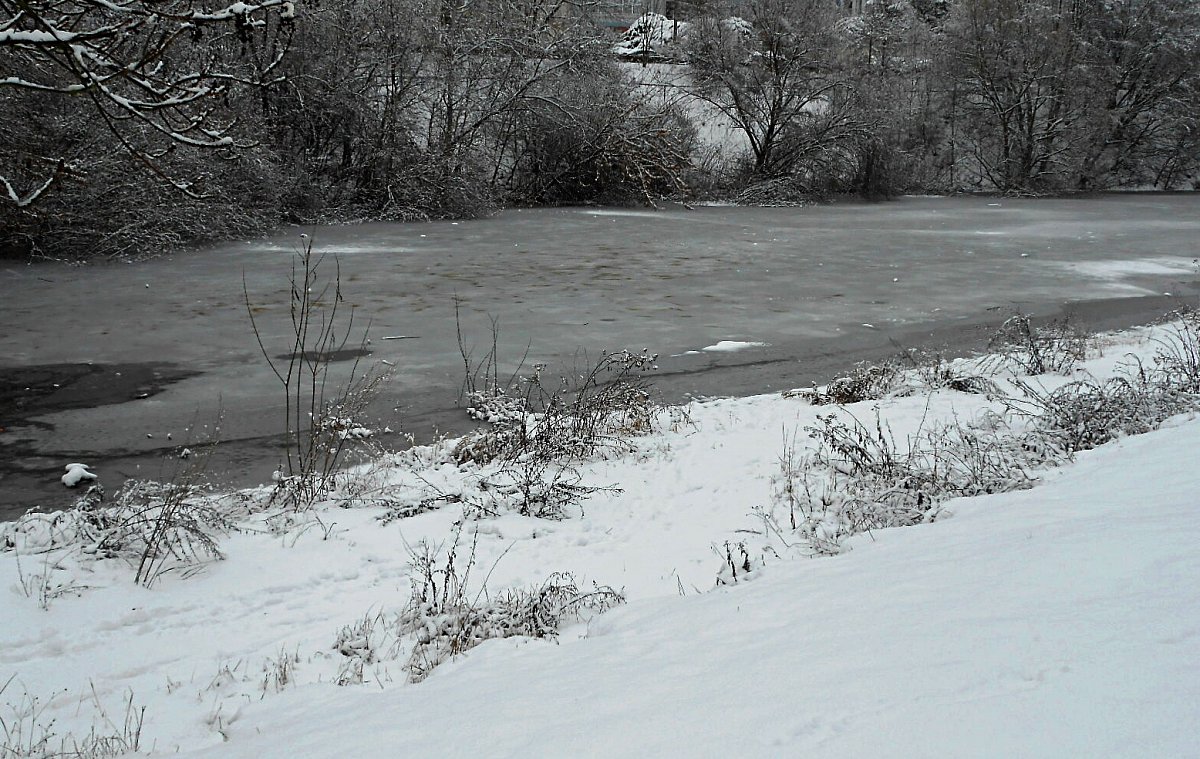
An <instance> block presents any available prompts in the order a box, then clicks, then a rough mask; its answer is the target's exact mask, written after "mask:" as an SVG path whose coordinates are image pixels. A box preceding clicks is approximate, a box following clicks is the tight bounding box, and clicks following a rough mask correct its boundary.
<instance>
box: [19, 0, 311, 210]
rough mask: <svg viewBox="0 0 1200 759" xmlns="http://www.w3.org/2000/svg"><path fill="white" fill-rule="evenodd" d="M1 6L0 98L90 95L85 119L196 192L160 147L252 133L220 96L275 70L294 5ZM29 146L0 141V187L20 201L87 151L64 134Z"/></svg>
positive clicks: (211, 145)
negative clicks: (55, 148)
mask: <svg viewBox="0 0 1200 759" xmlns="http://www.w3.org/2000/svg"><path fill="white" fill-rule="evenodd" d="M0 14H2V15H0V51H2V54H3V59H2V62H0V108H3V109H4V110H5V111H6V112H7V113H8V114H17V113H20V112H21V111H22V110H30V109H32V110H37V109H38V107H39V104H42V103H45V102H46V101H47V99H49V98H67V99H70V100H71V102H72V103H79V102H85V103H87V104H88V106H89V107H88V109H87V111H86V112H87V113H88V114H89V116H90V121H91V123H90V124H89V128H90V127H91V126H92V125H96V126H99V127H101V128H102V129H107V130H108V131H109V132H111V134H113V135H114V136H115V138H116V140H117V141H118V143H119V144H120V146H121V147H122V148H123V149H124V150H125V151H127V152H128V153H129V154H130V155H131V156H133V157H134V158H136V159H137V161H138V162H140V163H141V164H142V165H143V166H145V167H146V168H147V169H149V170H150V171H151V172H153V173H154V174H156V175H158V176H159V177H160V178H161V179H163V180H165V181H167V182H170V183H171V184H172V185H174V186H175V187H176V188H177V189H179V190H181V191H183V192H184V193H186V194H188V195H191V196H194V197H198V196H200V195H201V194H202V192H200V191H199V190H198V189H197V187H196V185H195V183H194V181H192V180H189V179H186V178H182V177H179V176H175V175H173V174H172V173H171V172H169V171H168V170H167V169H165V168H164V165H163V161H162V160H161V159H163V158H164V157H165V156H166V155H167V154H168V153H169V152H171V151H172V150H174V149H176V148H178V147H186V148H201V149H215V150H225V151H235V150H237V149H239V148H241V147H245V146H246V145H247V144H248V142H247V141H246V140H244V139H239V137H238V136H237V133H236V131H235V129H234V126H235V124H236V118H235V116H234V115H233V114H231V113H230V112H229V111H228V110H227V109H225V108H224V107H223V105H224V101H225V99H226V98H227V97H228V95H229V94H230V92H231V90H232V89H233V88H234V87H236V86H237V85H263V84H268V83H271V82H274V81H277V77H276V70H277V68H278V66H279V64H280V62H281V60H282V58H283V55H284V52H285V50H286V47H287V42H288V38H289V36H290V30H291V26H292V20H293V18H294V16H295V8H294V6H293V4H292V2H291V0H261V2H255V3H247V2H236V3H232V4H229V5H227V6H225V7H218V8H207V7H204V6H202V5H201V4H200V3H198V2H195V1H194V0H124V1H122V0H0ZM82 131H87V130H86V129H85V130H82ZM31 147H36V146H34V145H31V144H29V143H27V142H18V143H16V144H14V143H11V142H10V143H8V144H6V145H5V146H4V147H3V148H0V185H2V189H3V193H2V196H3V198H4V200H5V201H6V202H8V203H11V204H14V205H15V206H17V207H27V206H31V205H32V204H34V203H36V202H37V201H38V200H39V199H40V198H42V197H43V196H44V195H45V194H46V192H47V191H48V190H49V189H50V188H51V186H52V185H54V183H55V182H56V181H58V180H60V179H62V178H63V177H66V176H75V177H80V176H83V175H85V174H86V172H87V168H88V159H89V156H87V155H78V154H74V153H73V151H71V150H70V147H71V146H70V145H62V146H60V147H62V148H63V150H62V151H61V152H50V151H46V150H39V149H33V150H31V149H30V148H31ZM42 147H45V146H42Z"/></svg>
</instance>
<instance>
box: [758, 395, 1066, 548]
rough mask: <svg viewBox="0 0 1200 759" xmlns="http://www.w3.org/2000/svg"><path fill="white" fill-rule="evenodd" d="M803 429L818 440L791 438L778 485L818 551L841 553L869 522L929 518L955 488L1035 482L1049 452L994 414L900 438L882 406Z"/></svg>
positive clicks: (962, 492) (992, 489)
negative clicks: (803, 445) (808, 446)
mask: <svg viewBox="0 0 1200 759" xmlns="http://www.w3.org/2000/svg"><path fill="white" fill-rule="evenodd" d="M806 431H807V432H808V433H809V435H810V436H811V438H812V440H813V442H814V445H813V448H812V450H811V451H809V452H808V453H807V454H801V453H800V452H799V451H798V449H797V447H796V445H795V443H794V442H793V443H791V444H790V445H788V446H785V449H784V454H783V455H782V456H781V457H780V468H779V472H778V473H777V474H776V476H775V478H774V482H773V493H774V499H775V503H776V504H777V505H778V506H781V507H783V509H784V510H785V511H786V513H787V521H788V525H789V526H790V529H791V532H792V534H794V535H796V536H797V537H799V538H800V539H801V541H802V542H803V543H804V544H805V546H806V548H807V549H808V550H809V551H810V552H812V553H816V554H832V553H837V552H839V551H840V550H841V547H842V544H843V543H844V541H845V540H846V539H847V538H849V537H851V536H853V535H856V534H859V533H862V532H869V531H871V530H877V529H883V528H887V527H905V526H909V525H914V524H921V523H924V522H931V521H933V520H935V519H936V518H937V517H938V516H939V515H940V513H941V511H942V507H941V504H942V503H943V502H944V501H946V500H948V499H950V498H955V497H960V496H972V495H980V494H984V493H997V492H1004V491H1009V490H1017V489H1023V488H1028V487H1032V486H1033V484H1034V483H1035V482H1036V481H1037V477H1036V475H1035V474H1034V470H1035V469H1036V468H1037V467H1038V466H1040V465H1042V464H1044V463H1046V462H1047V460H1049V458H1050V454H1048V453H1046V452H1043V451H1038V450H1036V449H1031V448H1030V447H1028V446H1026V445H1024V444H1023V443H1024V441H1023V438H1022V437H1021V436H1020V435H1018V434H1014V433H1013V432H1012V431H1011V430H1010V429H1009V427H1008V425H1007V424H1006V423H1005V422H1004V421H1003V420H1002V419H1001V418H999V417H997V416H995V415H985V416H984V417H981V418H980V419H979V420H977V421H975V422H973V423H970V424H963V423H956V424H950V425H943V426H939V427H937V428H933V429H930V430H925V431H923V432H920V433H918V434H917V435H915V436H913V437H912V438H910V439H908V440H907V441H904V442H903V443H900V444H898V443H897V441H896V440H895V439H894V437H893V435H892V433H891V430H890V429H889V428H888V427H887V426H886V425H885V424H884V423H883V421H882V419H881V418H880V417H879V416H876V420H875V425H874V426H873V427H868V426H867V425H865V424H863V423H862V422H860V421H859V420H858V419H856V418H854V417H849V420H848V421H847V420H846V419H844V418H841V417H839V416H838V415H836V414H829V415H825V416H820V417H818V423H817V424H816V425H814V426H811V427H808V428H806Z"/></svg>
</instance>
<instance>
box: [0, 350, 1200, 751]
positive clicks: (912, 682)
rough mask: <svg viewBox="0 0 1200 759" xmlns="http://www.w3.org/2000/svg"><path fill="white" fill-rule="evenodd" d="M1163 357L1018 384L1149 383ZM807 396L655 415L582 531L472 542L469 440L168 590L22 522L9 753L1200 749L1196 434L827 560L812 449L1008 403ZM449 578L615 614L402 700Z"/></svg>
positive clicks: (519, 521)
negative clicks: (91, 741) (93, 744)
mask: <svg viewBox="0 0 1200 759" xmlns="http://www.w3.org/2000/svg"><path fill="white" fill-rule="evenodd" d="M1156 330H1157V331H1156ZM1163 330H1164V328H1163V327H1159V328H1155V330H1149V329H1148V330H1135V331H1130V332H1128V333H1125V334H1123V335H1120V336H1116V337H1110V338H1107V339H1105V340H1103V341H1102V342H1101V343H1100V344H1099V345H1100V347H1099V348H1096V347H1093V349H1092V351H1091V354H1090V358H1089V359H1088V360H1087V361H1086V362H1084V363H1083V364H1081V365H1080V366H1079V367H1077V368H1076V369H1075V370H1074V371H1073V373H1072V377H1071V378H1067V377H1063V376H1055V375H1043V376H1041V377H1037V378H1033V379H1031V380H1029V381H1030V382H1031V383H1035V384H1037V385H1040V386H1045V387H1051V388H1052V387H1056V386H1061V385H1064V384H1066V383H1067V382H1069V381H1070V380H1071V379H1078V378H1080V377H1087V376H1096V377H1101V378H1103V377H1106V376H1111V375H1112V374H1114V373H1115V372H1118V371H1120V367H1121V366H1129V361H1130V358H1129V355H1130V354H1137V355H1140V356H1143V357H1146V360H1147V365H1149V358H1148V357H1149V356H1151V355H1152V354H1153V353H1154V351H1155V350H1156V349H1157V347H1158V346H1160V342H1158V341H1160V340H1162V339H1166V338H1165V337H1164V336H1167V337H1169V335H1168V333H1165V332H1164V331H1163ZM990 366H993V368H994V367H995V362H992V364H990ZM958 368H959V369H964V370H966V369H971V368H978V364H977V363H975V364H972V363H967V364H959V365H958ZM993 379H994V380H995V381H996V382H997V383H998V384H999V385H1002V386H1003V387H1004V388H1007V389H1010V390H1011V389H1012V388H1014V387H1015V385H1013V384H1012V382H1011V379H1012V378H1009V377H1006V376H997V377H994V378H993ZM917 384H918V385H919V383H917ZM807 397H809V396H808V395H806V394H803V393H802V394H785V395H770V396H759V397H754V398H744V399H732V400H718V401H711V402H706V403H697V404H693V405H691V406H689V407H687V408H686V409H684V410H678V409H677V410H670V411H665V412H663V414H661V416H660V420H659V425H658V430H657V431H656V432H654V433H653V434H650V435H646V436H643V437H638V438H633V439H632V445H633V448H634V449H633V450H631V451H629V452H626V453H616V452H614V453H611V454H610V455H608V456H605V457H597V458H595V459H593V460H590V461H588V462H586V463H584V464H582V465H580V467H579V474H580V475H581V476H582V478H583V481H584V482H586V483H588V484H590V485H593V486H609V485H611V486H613V487H614V488H620V490H619V491H618V490H600V491H598V492H595V493H593V494H592V495H591V496H590V497H588V498H587V499H586V500H585V501H584V502H583V503H582V504H581V506H582V508H578V507H570V508H568V510H567V511H568V514H567V518H566V519H562V520H547V519H537V518H532V517H525V516H519V515H517V514H515V513H512V512H508V511H504V510H502V509H500V510H499V512H500V513H498V514H496V515H492V516H488V515H483V516H479V515H478V514H476V518H465V517H464V511H466V510H468V507H467V506H465V505H464V503H467V504H470V503H479V500H478V499H479V498H480V497H482V496H481V494H483V493H485V491H486V490H487V489H486V487H484V488H481V486H480V482H479V481H480V477H481V473H483V474H485V473H486V470H487V468H486V466H478V465H474V464H468V465H464V466H459V465H456V464H454V463H451V462H450V461H449V460H448V459H449V451H450V450H451V449H452V448H453V441H447V442H445V443H443V444H441V445H439V446H432V447H427V448H423V449H418V450H416V451H415V452H413V453H408V454H405V455H400V456H396V457H393V458H392V459H390V460H388V461H385V462H381V463H379V464H376V465H374V466H373V467H370V468H367V469H364V470H362V471H360V473H359V475H358V476H357V478H356V481H355V483H353V484H347V485H346V486H344V487H343V488H342V489H341V490H340V491H339V499H340V500H337V501H336V502H334V503H327V504H324V505H320V506H317V507H315V508H314V509H312V510H310V511H305V512H302V513H300V514H286V513H278V512H277V511H276V512H272V511H269V510H268V511H260V510H250V511H247V512H246V513H244V514H242V515H241V516H240V517H239V518H238V528H237V529H236V530H234V531H232V532H231V533H230V534H229V535H228V536H225V537H223V538H222V540H221V542H220V549H221V551H222V552H223V554H224V555H225V559H224V560H222V561H215V562H211V563H207V564H204V565H203V566H202V567H201V568H200V570H199V571H192V572H168V573H166V574H164V575H162V576H161V577H160V578H158V579H157V581H156V582H154V583H153V584H152V587H150V588H146V587H142V586H141V585H137V584H135V583H134V580H133V577H134V571H133V569H131V567H130V566H129V564H128V563H127V562H125V561H123V560H120V559H107V560H105V559H102V558H100V557H99V555H98V554H97V553H95V552H91V553H85V552H83V551H82V550H81V549H80V546H79V545H78V544H75V545H74V546H73V547H63V548H56V549H53V550H49V551H44V550H39V547H45V546H47V545H50V544H51V543H52V542H53V540H52V539H53V538H54V536H53V535H52V534H51V533H50V532H48V531H47V530H46V529H45V528H46V523H45V522H44V521H43V522H41V523H36V522H27V523H25V524H24V525H23V526H19V525H17V524H16V523H13V524H9V525H7V526H5V525H0V595H2V597H3V598H4V601H3V604H2V606H0V608H2V609H3V613H2V614H0V688H2V690H0V721H3V724H4V732H5V733H6V735H4V734H0V741H7V743H0V746H4V747H5V748H7V749H9V750H10V752H12V751H13V750H14V749H17V750H18V751H17V752H16V755H17V756H21V755H22V754H20V753H19V749H20V748H21V747H23V746H29V745H31V744H37V743H38V742H39V740H40V739H41V738H42V737H45V736H50V735H52V736H53V737H52V738H50V740H49V742H48V743H46V744H44V745H47V746H52V747H55V748H57V747H58V746H60V745H61V743H62V741H63V740H64V739H65V738H66V737H67V736H72V738H71V739H70V740H73V741H85V740H86V738H87V736H88V735H89V733H90V732H94V734H95V735H96V736H122V740H119V741H114V742H113V743H111V744H110V745H115V746H121V745H127V744H128V743H130V742H131V740H130V735H131V734H132V733H133V732H136V730H137V728H136V725H139V724H140V741H139V745H140V749H141V751H143V752H151V753H155V754H175V753H177V752H182V753H184V754H190V755H199V756H214V757H218V756H219V757H229V756H246V757H251V756H254V757H269V756H278V757H296V756H303V757H334V756H395V755H399V754H405V755H416V756H518V755H519V756H591V755H595V756H633V755H637V756H643V755H649V756H656V755H657V756H839V757H840V756H915V755H927V756H1014V755H1020V756H1188V755H1195V752H1196V745H1195V726H1196V725H1197V724H1200V590H1198V589H1200V552H1198V551H1197V549H1196V546H1197V545H1200V519H1197V508H1198V507H1200V495H1198V493H1200V487H1198V486H1200V472H1198V471H1197V469H1196V467H1195V452H1196V451H1197V450H1200V420H1197V419H1195V418H1193V416H1189V415H1183V416H1176V417H1173V418H1172V419H1170V420H1168V421H1167V422H1166V423H1165V424H1164V425H1163V427H1162V428H1161V429H1158V430H1156V431H1152V432H1149V433H1147V434H1144V435H1139V436H1132V437H1124V438H1122V439H1120V440H1118V441H1116V442H1113V443H1109V444H1107V445H1104V446H1101V447H1100V448H1097V449H1095V450H1091V451H1084V452H1082V453H1079V454H1078V455H1077V456H1076V458H1075V460H1074V461H1073V462H1072V463H1069V464H1067V465H1065V466H1062V467H1060V468H1057V469H1039V470H1037V471H1034V472H1032V473H1031V474H1033V475H1035V476H1036V477H1037V479H1038V480H1039V482H1038V484H1036V486H1035V487H1033V488H1032V489H1024V490H1018V491H1014V492H1007V493H999V494H994V495H984V496H977V497H972V498H960V499H955V500H951V501H948V502H946V503H945V504H943V505H942V509H943V510H942V511H940V512H938V511H931V512H929V516H930V517H931V518H932V516H933V515H935V514H936V515H937V516H938V517H939V518H938V519H937V521H931V522H930V523H928V524H921V525H919V526H916V527H912V528H908V529H886V530H876V531H873V532H872V533H864V534H859V535H857V536H855V537H852V538H849V539H848V540H846V541H845V542H844V543H843V545H842V550H841V551H840V552H836V555H833V556H824V557H816V558H814V557H811V555H812V554H813V550H811V549H812V545H813V544H812V543H805V542H804V541H803V540H801V539H800V538H798V537H797V536H796V534H795V533H794V532H792V531H789V530H787V529H784V528H782V527H780V525H782V524H786V522H787V515H786V514H785V513H784V512H781V511H780V509H781V508H782V503H783V501H782V495H781V493H782V491H781V484H784V483H785V481H786V479H787V478H786V477H784V476H783V473H784V472H786V471H787V470H788V469H789V467H788V465H787V461H788V460H789V458H794V457H789V455H788V454H787V451H788V449H793V454H795V455H798V456H800V457H803V455H804V451H805V449H806V447H809V446H811V445H812V443H811V441H809V440H808V438H807V437H806V432H805V429H806V428H810V427H819V426H820V425H821V424H822V422H821V418H822V417H828V416H829V415H830V414H835V415H837V417H838V418H839V419H843V420H848V419H850V416H849V415H853V417H854V418H857V419H858V420H860V421H862V422H864V423H865V424H866V425H867V426H868V427H870V428H874V427H875V425H876V422H875V419H876V416H875V413H876V409H878V413H879V417H878V419H879V420H880V422H879V423H880V426H881V427H883V428H884V429H890V432H889V433H888V434H889V436H890V437H891V438H893V439H894V440H897V441H906V440H909V439H910V438H913V437H914V436H916V435H917V434H918V433H919V431H921V430H929V429H932V428H934V427H935V426H936V425H937V424H938V423H940V422H959V423H970V421H971V420H974V419H977V418H980V415H981V414H983V413H984V412H985V411H987V410H988V409H990V408H995V403H994V402H993V401H992V400H991V399H990V398H989V396H987V395H984V394H978V393H967V392H959V391H956V390H952V389H950V388H949V387H944V386H943V387H941V388H940V389H925V390H922V389H920V388H918V391H917V392H912V393H908V394H904V393H901V394H899V395H891V396H889V397H886V398H884V399H882V400H877V401H867V402H862V403H856V404H851V405H849V406H847V407H845V408H844V409H841V408H836V407H831V406H813V405H810V404H809V402H808V401H807V400H806V398H807ZM902 445H903V444H902ZM797 452H798V453H797ZM781 459H782V462H781ZM793 463H794V462H793ZM793 469H794V467H793ZM384 494H386V498H385V497H384ZM246 499H251V500H252V494H250V495H247V496H246ZM235 500H237V499H233V498H227V499H226V500H225V503H226V504H232V503H234V502H235ZM422 501H424V502H425V504H426V506H427V507H429V510H424V511H421V513H416V514H414V515H411V516H403V517H401V518H395V519H387V518H384V519H381V517H387V515H389V514H391V515H393V516H395V515H397V513H398V511H397V510H398V509H399V510H400V511H405V513H408V512H413V511H418V509H415V508H412V506H413V505H414V504H418V503H421V502H422ZM6 545H8V546H10V548H11V546H14V545H15V546H17V548H18V549H19V550H17V551H13V550H7V551H3V550H2V549H3V548H4V547H5V546H6ZM743 551H744V553H743ZM451 552H453V553H454V555H455V557H456V562H457V563H456V566H457V567H458V572H459V574H460V575H461V576H465V578H466V579H465V580H464V582H465V584H466V586H467V588H468V592H467V594H466V595H467V596H468V597H469V598H470V599H473V600H474V602H475V603H476V604H481V603H485V602H486V599H494V598H499V597H502V596H503V594H504V593H505V592H506V591H510V590H514V589H519V588H528V587H544V585H543V584H544V583H545V582H546V580H547V578H548V577H550V576H551V575H553V574H554V573H556V572H570V573H571V574H572V575H573V577H574V584H575V585H577V586H578V588H580V589H583V590H585V591H586V590H587V589H590V588H592V587H593V586H592V584H593V583H598V584H599V585H601V586H611V587H612V588H616V589H619V590H621V592H622V593H623V594H624V596H625V598H626V599H627V603H626V604H625V605H623V606H619V607H617V608H614V609H611V610H608V611H606V612H603V613H585V614H583V615H582V616H581V618H580V621H579V622H578V623H576V624H571V625H569V626H567V627H565V628H564V629H563V630H562V631H561V633H560V635H559V636H558V637H557V638H556V639H538V640H535V639H530V638H525V637H514V638H507V639H502V640H501V639H497V640H488V641H485V642H483V643H482V644H481V645H479V646H477V647H475V648H472V649H471V650H469V651H467V652H466V653H464V654H462V655H460V656H457V657H455V658H453V659H451V660H449V661H447V662H445V663H443V664H441V666H439V667H437V668H436V669H434V670H433V671H432V673H431V674H429V676H428V677H427V678H425V679H424V680H423V681H421V682H419V683H412V682H409V680H410V679H412V678H411V677H410V673H409V671H407V670H406V662H408V656H409V654H410V653H411V651H412V649H413V647H414V645H415V642H414V641H415V640H416V639H417V636H419V635H421V634H422V633H421V632H419V631H418V632H416V633H413V634H411V635H406V634H403V633H401V632H399V631H398V630H399V628H398V627H397V625H396V623H395V620H396V619H397V615H398V614H399V613H401V612H402V611H403V610H404V609H405V608H406V607H409V599H410V594H411V593H412V592H413V588H414V585H413V583H414V580H415V579H419V578H417V577H415V575H417V574H418V573H417V571H416V567H417V566H419V565H420V561H419V557H421V556H426V555H428V556H431V557H432V561H433V562H434V564H433V565H434V566H444V565H445V562H446V561H447V558H446V557H447V556H448V554H450V553H451ZM743 560H744V561H743ZM468 565H469V568H468ZM747 566H748V567H749V573H748V574H747V573H746V571H745V570H746V567H747ZM735 575H736V577H735ZM718 578H720V581H721V582H720V583H719V582H718ZM735 580H736V581H735ZM339 680H340V681H342V682H347V683H349V684H345V685H340V686H339V685H337V684H335V683H336V682H338V681H339ZM143 708H144V712H142V711H141V710H142V709H143ZM131 719H132V722H131V721H130V720H131ZM14 736H15V737H14ZM67 745H68V746H70V745H73V744H72V743H71V742H68V744H67ZM35 755H37V754H35ZM0 757H4V759H8V754H5V753H4V748H0Z"/></svg>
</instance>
